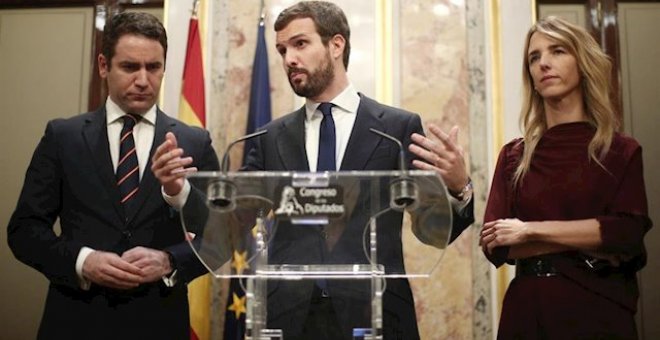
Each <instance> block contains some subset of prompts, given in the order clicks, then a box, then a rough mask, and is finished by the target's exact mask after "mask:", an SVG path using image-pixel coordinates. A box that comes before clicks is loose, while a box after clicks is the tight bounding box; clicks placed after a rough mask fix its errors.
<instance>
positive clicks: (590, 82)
mask: <svg viewBox="0 0 660 340" xmlns="http://www.w3.org/2000/svg"><path fill="white" fill-rule="evenodd" d="M524 53H525V54H524V64H523V82H524V103H523V110H522V113H521V124H522V125H523V127H524V137H523V138H520V139H516V140H513V141H511V142H510V143H508V144H506V145H505V146H504V147H503V149H502V150H501V152H500V155H499V159H498V162H497V167H496V169H495V174H494V178H493V183H492V186H491V191H490V196H489V199H488V205H487V208H486V214H485V217H484V221H485V222H486V223H485V224H484V228H483V231H482V233H481V238H480V242H481V245H482V248H483V251H484V253H485V254H486V256H487V257H488V259H489V260H490V261H491V262H492V263H493V264H495V265H496V266H498V267H499V266H500V265H502V264H503V263H505V262H507V263H511V264H513V263H514V262H515V264H516V277H515V279H514V280H513V281H512V282H511V285H510V286H509V289H508V291H507V293H506V296H505V298H504V303H503V308H502V316H501V320H500V326H499V332H498V338H500V339H539V338H541V339H576V338H577V339H595V338H598V339H601V338H602V339H636V338H637V330H636V327H635V320H634V314H635V309H636V305H637V298H638V288H637V281H636V275H635V274H636V272H637V271H638V270H640V269H641V268H642V267H643V266H644V264H645V263H646V253H645V250H644V244H643V238H644V235H645V233H646V232H647V231H648V229H649V228H650V227H651V221H650V220H649V218H648V216H647V215H648V214H647V203H646V194H645V189H644V178H643V170H642V150H641V147H640V146H639V144H638V143H637V142H636V141H635V140H634V139H632V138H630V137H627V136H624V135H622V134H620V133H617V132H616V128H617V120H616V117H615V115H614V112H613V107H612V104H611V102H610V98H609V94H610V84H611V81H610V79H609V75H610V71H611V63H610V61H609V59H608V57H607V56H606V55H605V54H604V53H603V52H602V51H601V49H600V48H599V46H598V44H597V43H596V42H595V41H594V39H593V38H592V37H591V36H590V35H589V34H588V33H587V32H586V31H585V30H584V29H582V28H580V27H577V26H574V25H572V24H570V23H568V22H566V21H564V20H561V19H559V18H555V17H549V18H546V19H543V20H540V21H539V22H538V23H536V24H535V25H534V26H533V27H532V28H531V29H530V31H529V32H528V34H527V38H526V45H525V49H524Z"/></svg>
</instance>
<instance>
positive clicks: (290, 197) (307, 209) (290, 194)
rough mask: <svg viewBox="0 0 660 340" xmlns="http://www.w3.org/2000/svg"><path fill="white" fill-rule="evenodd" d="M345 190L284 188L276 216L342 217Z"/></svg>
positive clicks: (332, 187)
mask: <svg viewBox="0 0 660 340" xmlns="http://www.w3.org/2000/svg"><path fill="white" fill-rule="evenodd" d="M343 199H344V196H343V190H342V188H341V187H340V186H329V187H321V188H318V187H296V188H294V187H292V186H290V185H287V186H284V187H283V189H282V192H281V197H280V205H279V207H278V208H277V210H275V214H276V215H278V216H280V217H315V216H325V217H340V216H342V215H343V214H344V210H345V209H344V202H343Z"/></svg>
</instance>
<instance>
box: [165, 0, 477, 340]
mask: <svg viewBox="0 0 660 340" xmlns="http://www.w3.org/2000/svg"><path fill="white" fill-rule="evenodd" d="M275 31H276V47H277V50H278V52H279V54H280V55H281V57H282V63H283V67H284V70H285V73H286V74H287V76H288V79H289V83H290V84H291V87H292V89H293V91H294V92H295V93H296V94H297V95H299V96H302V97H305V98H306V103H305V105H304V106H303V107H301V108H300V109H298V110H296V111H294V112H292V113H289V114H287V115H285V116H283V117H281V118H279V119H276V120H274V121H272V122H270V123H269V124H267V125H266V126H264V127H263V128H262V129H265V130H268V133H266V134H263V135H261V136H259V137H258V138H257V139H256V141H255V147H254V148H253V149H252V150H251V151H250V153H249V155H248V157H247V159H246V161H245V162H244V164H245V165H244V167H243V169H242V170H243V171H300V172H316V171H350V170H356V171H370V170H400V165H399V154H400V152H399V151H400V150H399V147H398V146H397V144H395V143H393V142H392V141H389V140H386V139H385V138H383V137H381V136H379V135H377V134H375V133H372V132H371V131H370V128H373V129H376V130H379V131H382V132H385V133H387V134H388V135H390V136H392V137H394V138H396V139H398V140H400V141H401V142H402V143H403V144H404V147H405V148H406V153H407V155H406V156H407V157H406V158H407V159H413V158H414V157H413V154H414V155H417V156H418V157H419V158H418V159H416V160H414V161H413V163H412V164H406V165H405V166H406V167H411V165H414V166H416V167H417V168H420V169H425V170H427V169H428V170H435V171H437V172H438V173H439V174H440V175H441V176H442V178H443V180H444V182H445V183H446V184H447V186H448V189H449V191H450V192H452V193H453V194H454V196H455V197H454V198H453V199H452V207H453V208H452V210H453V221H454V222H453V228H452V234H451V235H450V239H451V240H453V239H455V238H456V237H457V236H458V235H460V233H461V232H462V231H463V230H465V229H466V228H467V227H468V226H469V225H470V224H471V223H472V222H473V221H474V217H473V204H472V199H471V196H472V195H471V193H472V192H471V190H472V187H471V182H470V179H469V177H468V174H467V172H466V168H465V162H464V159H463V154H462V150H461V149H460V147H458V146H457V145H456V134H457V129H456V128H454V129H452V131H451V132H450V133H449V135H447V134H445V133H444V132H442V131H441V130H440V129H439V128H437V127H435V126H434V127H432V128H431V132H432V133H434V134H436V135H437V136H438V137H439V139H440V141H441V144H436V143H434V142H433V141H431V140H430V139H428V138H426V137H424V136H423V129H422V123H421V119H420V117H419V115H417V114H414V113H410V112H407V111H404V110H401V109H397V108H393V107H389V106H385V105H382V104H380V103H378V102H376V101H374V100H372V99H370V98H368V97H366V96H365V95H363V94H361V93H359V92H357V90H356V89H355V88H354V87H353V85H352V84H351V83H350V81H349V80H348V77H347V73H346V70H347V67H348V61H349V55H350V28H349V26H348V22H347V20H346V16H345V15H344V13H343V11H342V10H341V9H340V8H339V7H337V6H336V5H335V4H333V3H330V2H324V1H305V2H299V3H297V4H295V5H293V6H291V7H289V8H287V9H285V10H284V11H282V13H280V15H279V16H278V18H277V20H276V22H275ZM413 142H415V143H417V144H418V145H414V144H413ZM163 157H164V159H163V161H162V162H161V163H167V162H169V161H170V160H169V159H168V157H167V155H165V154H164V155H163ZM165 184H167V183H165ZM182 188H183V186H181V188H179V190H180V189H182ZM174 191H175V192H174V194H176V193H177V192H178V191H177V190H174ZM171 194H172V193H171ZM183 195H184V196H185V195H187V193H183ZM364 196H365V198H364V200H365V201H366V200H369V199H372V198H369V197H367V196H368V194H367V195H364ZM374 199H380V198H374ZM179 202H185V198H183V199H180V200H179ZM356 210H357V208H356ZM366 210H367V209H365V213H362V214H360V213H359V212H358V214H357V217H358V218H357V219H351V221H350V222H348V223H347V225H345V226H342V228H343V229H342V233H341V235H335V236H336V237H333V235H332V233H331V232H328V231H326V230H324V228H323V227H310V226H298V225H288V224H287V225H286V227H282V226H280V227H279V228H278V231H277V233H276V235H275V239H274V240H273V241H272V246H271V248H270V249H269V250H270V251H269V261H272V262H273V263H280V262H281V263H294V264H295V263H325V264H327V263H335V262H332V261H336V260H337V258H336V257H337V256H339V255H338V254H339V252H341V251H345V253H343V254H344V255H346V254H347V253H348V255H347V256H351V255H355V257H356V258H357V257H361V261H364V255H363V253H362V236H361V235H362V230H363V229H364V226H365V223H366V222H367V221H368V218H369V216H367V214H366ZM402 216H403V214H402V213H400V212H394V211H391V212H388V213H386V214H384V215H383V216H382V217H381V218H379V219H378V229H379V232H378V244H379V249H381V250H382V249H386V250H384V251H382V253H383V254H384V255H383V256H382V258H383V261H385V262H386V263H387V264H388V265H391V266H392V267H396V268H401V270H403V253H402V242H401V224H402ZM381 246H382V248H381ZM351 252H357V254H351ZM379 254H381V252H380V251H379ZM343 260H345V259H343ZM380 260H381V257H380V255H379V261H380ZM278 261H279V262H278ZM306 261H310V262H306ZM326 261H328V262H326ZM343 263H347V262H343ZM343 281H344V282H342V280H299V281H295V280H292V281H288V280H271V281H269V283H268V328H275V329H282V330H283V331H284V337H285V339H350V338H352V330H353V329H354V328H357V327H360V325H364V319H365V317H366V318H367V319H368V318H369V316H368V312H367V310H370V307H371V306H370V305H369V301H368V300H367V301H364V300H360V298H356V296H361V295H360V294H361V293H363V291H367V292H369V290H368V287H362V285H361V284H360V283H357V282H356V281H347V280H343ZM362 281H364V280H362ZM386 286H387V289H386V290H385V293H384V297H383V335H384V338H385V339H419V332H418V329H417V320H416V317H415V306H414V305H415V304H414V301H413V295H412V292H411V289H410V285H409V283H408V280H406V279H387V283H386ZM364 296H366V295H364ZM369 324H370V323H369Z"/></svg>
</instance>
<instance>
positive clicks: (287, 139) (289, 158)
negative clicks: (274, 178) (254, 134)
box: [276, 106, 309, 171]
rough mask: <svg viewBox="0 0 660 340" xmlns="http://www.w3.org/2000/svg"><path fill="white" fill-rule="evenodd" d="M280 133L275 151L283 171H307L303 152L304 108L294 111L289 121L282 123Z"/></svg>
mask: <svg viewBox="0 0 660 340" xmlns="http://www.w3.org/2000/svg"><path fill="white" fill-rule="evenodd" d="M282 125H283V126H282V132H281V134H280V135H278V136H277V137H276V138H277V141H276V142H277V150H278V152H279V156H280V160H281V161H282V164H284V169H282V170H291V171H309V162H308V161H307V153H306V152H305V107H304V106H303V107H302V108H301V109H300V110H298V111H296V113H295V114H294V115H292V116H291V119H289V120H285V121H283V122H282Z"/></svg>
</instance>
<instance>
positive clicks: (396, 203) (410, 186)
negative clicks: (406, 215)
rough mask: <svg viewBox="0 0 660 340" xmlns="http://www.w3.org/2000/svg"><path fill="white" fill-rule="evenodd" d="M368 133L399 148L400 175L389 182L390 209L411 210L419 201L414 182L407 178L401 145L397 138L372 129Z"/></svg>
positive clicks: (417, 190) (417, 188)
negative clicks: (384, 139)
mask: <svg viewBox="0 0 660 340" xmlns="http://www.w3.org/2000/svg"><path fill="white" fill-rule="evenodd" d="M369 131H371V132H373V133H375V134H377V135H379V136H381V137H383V138H386V139H388V140H390V141H392V142H394V143H396V144H397V145H398V146H399V170H400V171H401V175H400V176H399V177H397V178H395V179H393V180H392V181H391V182H390V207H391V208H392V209H394V210H396V211H403V210H404V209H405V210H411V209H413V208H414V207H416V203H417V202H418V200H419V187H418V186H417V183H416V182H415V180H414V179H412V178H410V177H409V176H408V169H407V168H406V153H405V152H404V151H403V144H402V143H401V141H400V140H398V139H397V138H395V137H393V136H390V135H388V134H387V133H385V132H383V131H379V130H376V129H374V128H369Z"/></svg>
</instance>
